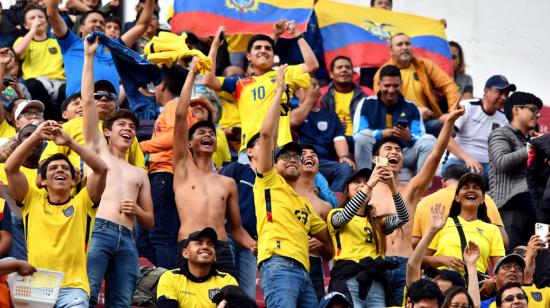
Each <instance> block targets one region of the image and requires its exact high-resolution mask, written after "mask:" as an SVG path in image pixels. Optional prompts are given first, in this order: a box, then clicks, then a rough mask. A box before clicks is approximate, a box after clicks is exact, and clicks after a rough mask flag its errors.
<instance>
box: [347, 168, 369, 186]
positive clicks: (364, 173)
mask: <svg viewBox="0 0 550 308" xmlns="http://www.w3.org/2000/svg"><path fill="white" fill-rule="evenodd" d="M371 174H372V170H370V169H369V168H363V169H359V170H357V171H355V173H353V174H352V175H351V176H350V177H349V178H348V179H347V180H346V186H348V185H349V183H351V182H353V181H355V180H356V179H358V178H365V179H369V178H370V175H371Z"/></svg>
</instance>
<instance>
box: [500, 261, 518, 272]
mask: <svg viewBox="0 0 550 308" xmlns="http://www.w3.org/2000/svg"><path fill="white" fill-rule="evenodd" d="M500 268H501V269H503V270H505V271H509V270H511V269H512V268H513V269H514V271H516V272H518V273H522V272H523V269H522V268H521V266H519V265H517V264H510V263H509V264H502V265H501V266H500Z"/></svg>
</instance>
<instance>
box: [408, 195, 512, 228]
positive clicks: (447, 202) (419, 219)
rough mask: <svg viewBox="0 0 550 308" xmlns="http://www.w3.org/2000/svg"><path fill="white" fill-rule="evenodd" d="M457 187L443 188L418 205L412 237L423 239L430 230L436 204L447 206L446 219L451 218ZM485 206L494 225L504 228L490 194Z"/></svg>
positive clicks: (486, 196)
mask: <svg viewBox="0 0 550 308" xmlns="http://www.w3.org/2000/svg"><path fill="white" fill-rule="evenodd" d="M455 191H456V186H451V187H445V188H441V189H440V190H438V191H436V192H434V193H433V194H430V195H428V196H426V197H424V198H423V199H422V200H420V202H419V203H418V206H417V207H416V212H415V214H414V223H413V231H412V235H413V236H416V237H422V236H424V234H426V232H428V229H429V228H430V209H431V208H432V206H434V205H435V204H436V203H438V202H440V203H441V204H442V205H443V206H445V217H447V216H449V212H450V211H451V205H452V203H453V200H454V198H455ZM485 205H486V206H487V216H489V219H490V220H491V223H492V224H493V225H497V226H501V227H502V226H504V223H503V222H502V218H501V217H500V213H499V212H498V208H497V206H496V204H495V201H494V200H493V198H491V196H489V194H485Z"/></svg>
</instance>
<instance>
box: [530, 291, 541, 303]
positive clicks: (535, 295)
mask: <svg viewBox="0 0 550 308" xmlns="http://www.w3.org/2000/svg"><path fill="white" fill-rule="evenodd" d="M531 297H532V298H533V299H534V300H535V302H540V301H542V293H541V292H531Z"/></svg>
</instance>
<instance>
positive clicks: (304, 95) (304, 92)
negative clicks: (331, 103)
mask: <svg viewBox="0 0 550 308" xmlns="http://www.w3.org/2000/svg"><path fill="white" fill-rule="evenodd" d="M300 92H301V97H300V106H298V108H296V109H293V110H292V112H291V113H290V115H289V120H290V128H292V129H298V128H299V127H300V126H301V125H302V123H304V121H305V120H306V119H307V115H308V114H309V111H310V110H311V107H313V105H315V104H316V103H317V100H318V99H319V95H320V94H321V91H320V90H319V85H316V84H315V85H314V84H312V85H311V87H309V88H307V89H298V90H297V91H296V94H298V93H300Z"/></svg>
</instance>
